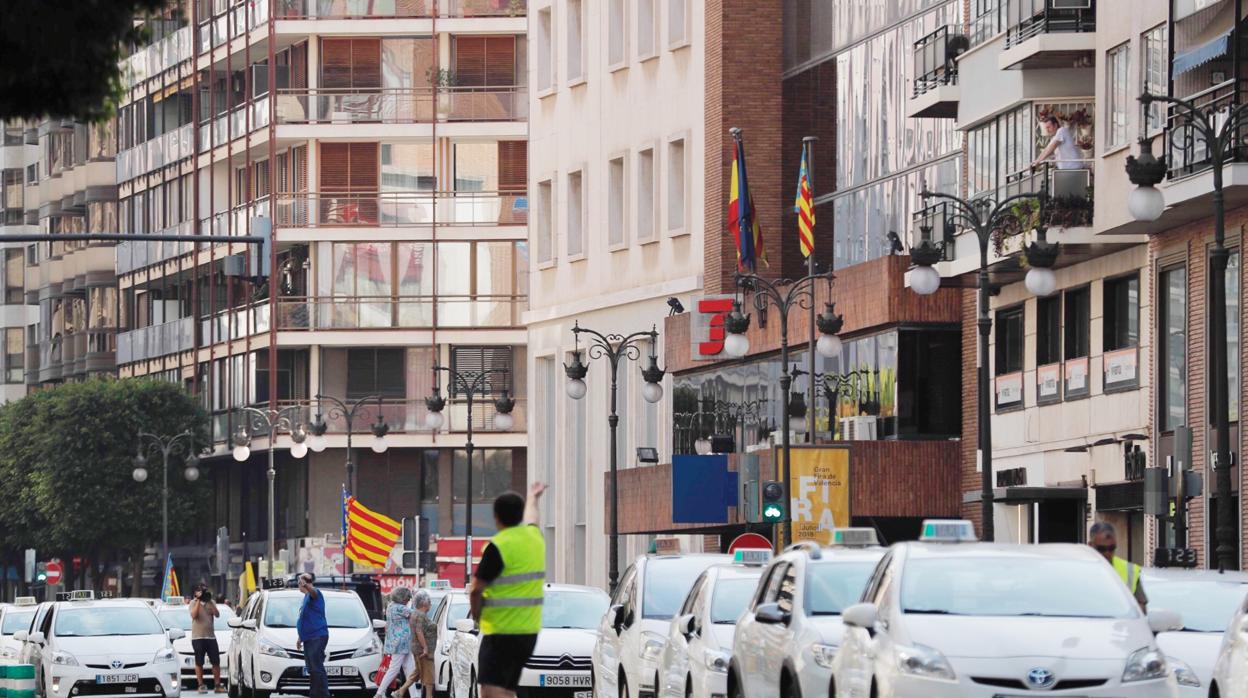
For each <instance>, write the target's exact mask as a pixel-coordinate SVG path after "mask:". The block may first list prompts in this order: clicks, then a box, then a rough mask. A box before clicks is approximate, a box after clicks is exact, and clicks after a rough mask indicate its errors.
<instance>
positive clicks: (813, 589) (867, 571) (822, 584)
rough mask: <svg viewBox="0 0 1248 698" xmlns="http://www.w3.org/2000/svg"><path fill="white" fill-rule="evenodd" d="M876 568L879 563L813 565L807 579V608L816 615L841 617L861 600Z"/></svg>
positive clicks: (826, 563)
mask: <svg viewBox="0 0 1248 698" xmlns="http://www.w3.org/2000/svg"><path fill="white" fill-rule="evenodd" d="M873 571H875V563H874V562H871V561H862V562H820V563H816V564H813V565H811V566H810V574H809V577H808V578H807V580H806V586H807V589H806V611H807V612H808V613H810V614H811V615H814V616H839V615H841V611H843V610H845V607H846V606H852V605H854V604H856V603H858V599H859V598H861V596H862V590H863V589H865V588H866V586H867V580H869V579H871V573H872V572H873Z"/></svg>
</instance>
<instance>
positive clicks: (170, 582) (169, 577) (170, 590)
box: [160, 553, 182, 599]
mask: <svg viewBox="0 0 1248 698" xmlns="http://www.w3.org/2000/svg"><path fill="white" fill-rule="evenodd" d="M181 595H182V589H180V588H179V587H178V573H177V572H174V571H173V554H172V553H170V554H169V555H167V556H166V557H165V583H164V586H162V587H161V589H160V598H162V599H168V598H173V597H176V596H181Z"/></svg>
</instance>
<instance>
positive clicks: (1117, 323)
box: [1104, 274, 1140, 351]
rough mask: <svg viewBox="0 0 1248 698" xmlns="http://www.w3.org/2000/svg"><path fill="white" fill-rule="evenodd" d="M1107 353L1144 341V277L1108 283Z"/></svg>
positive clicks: (1106, 311) (1111, 280)
mask: <svg viewBox="0 0 1248 698" xmlns="http://www.w3.org/2000/svg"><path fill="white" fill-rule="evenodd" d="M1104 296H1105V308H1104V313H1105V329H1104V334H1105V337H1104V340H1105V351H1114V350H1116V349H1126V348H1128V347H1134V346H1138V345H1139V342H1140V275H1139V274H1132V275H1131V276H1123V277H1120V278H1117V279H1106V280H1105V292H1104Z"/></svg>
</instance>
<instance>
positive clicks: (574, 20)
mask: <svg viewBox="0 0 1248 698" xmlns="http://www.w3.org/2000/svg"><path fill="white" fill-rule="evenodd" d="M567 8H568V9H567V11H568V22H567V25H568V55H567V61H568V66H567V78H568V80H569V81H571V80H577V79H580V78H583V77H585V69H584V67H583V66H584V61H585V49H584V48H583V46H584V43H585V30H584V27H583V25H582V20H581V0H568V5H567ZM539 64H540V63H539Z"/></svg>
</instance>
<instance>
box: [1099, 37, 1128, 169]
mask: <svg viewBox="0 0 1248 698" xmlns="http://www.w3.org/2000/svg"><path fill="white" fill-rule="evenodd" d="M1105 58H1106V64H1107V65H1106V71H1107V72H1106V75H1105V87H1106V92H1107V93H1108V97H1109V98H1108V99H1107V100H1106V107H1105V122H1106V124H1105V125H1106V127H1107V128H1108V131H1109V133H1108V134H1107V135H1108V140H1107V143H1106V144H1107V145H1108V146H1109V147H1111V148H1112V147H1115V146H1119V145H1123V144H1125V143H1126V142H1127V114H1128V113H1129V111H1130V109H1131V105H1130V94H1129V93H1130V85H1131V78H1130V72H1129V71H1130V62H1131V44H1130V42H1128V43H1125V44H1122V45H1120V46H1116V47H1114V48H1112V49H1110V50H1109V52H1108V53H1106V54H1105Z"/></svg>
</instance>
